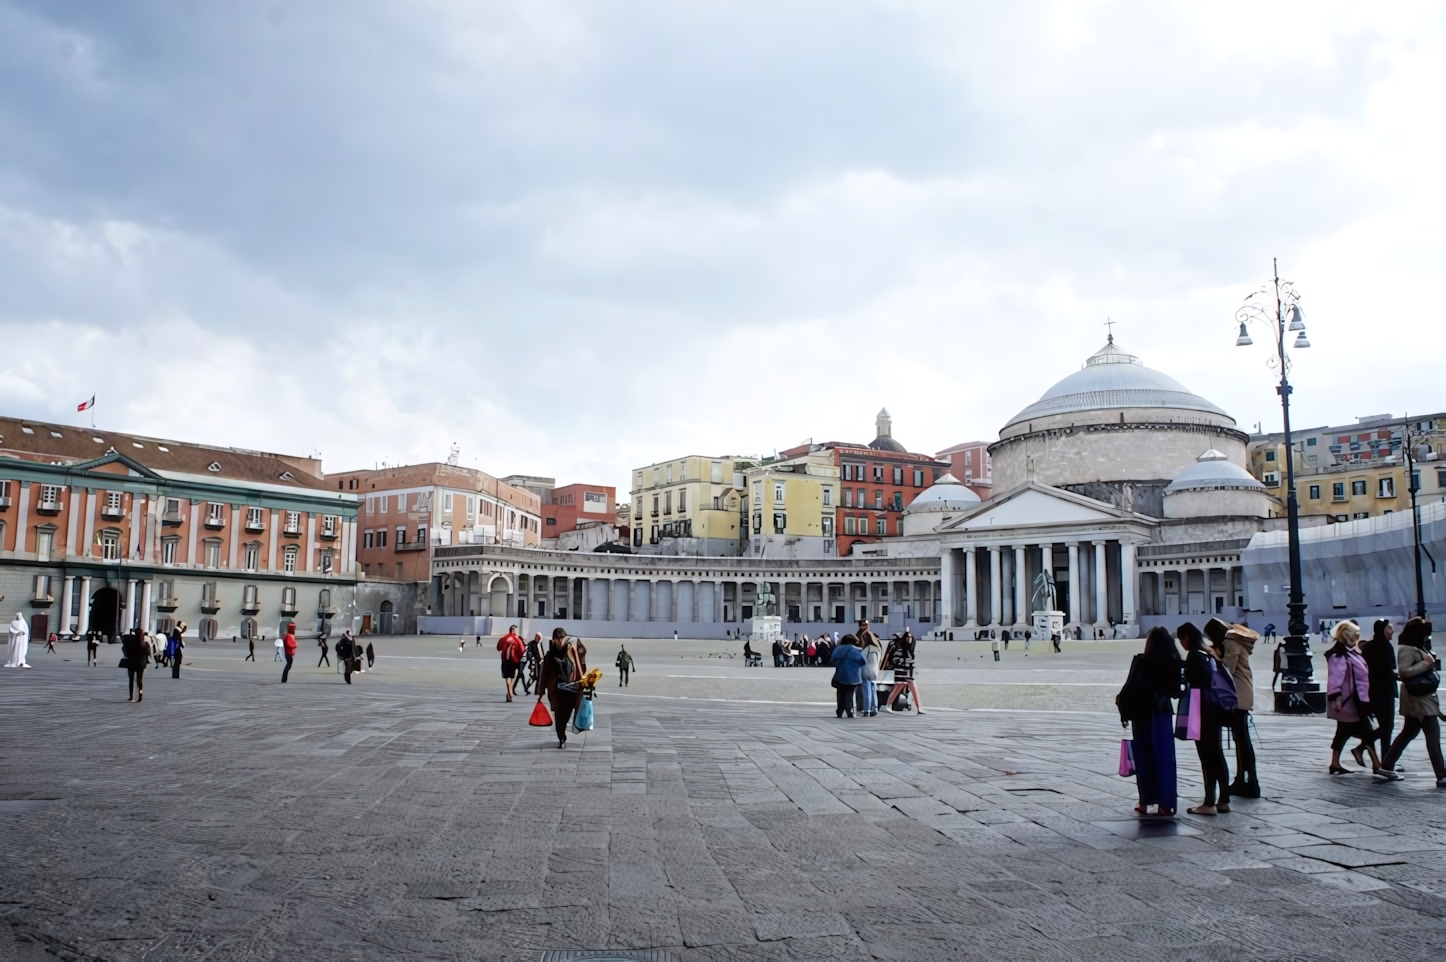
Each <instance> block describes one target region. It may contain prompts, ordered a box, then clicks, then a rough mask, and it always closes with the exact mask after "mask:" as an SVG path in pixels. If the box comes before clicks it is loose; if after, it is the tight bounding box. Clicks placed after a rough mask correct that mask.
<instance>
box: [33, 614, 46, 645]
mask: <svg viewBox="0 0 1446 962" xmlns="http://www.w3.org/2000/svg"><path fill="white" fill-rule="evenodd" d="M49 637H50V616H49V615H47V614H34V615H31V616H30V640H31V641H32V642H35V641H38V642H44V641H45V640H46V639H47V638H49Z"/></svg>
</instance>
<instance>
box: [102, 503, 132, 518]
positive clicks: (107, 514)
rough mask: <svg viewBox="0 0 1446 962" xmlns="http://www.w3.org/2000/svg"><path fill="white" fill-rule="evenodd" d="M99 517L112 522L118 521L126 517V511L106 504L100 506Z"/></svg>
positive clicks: (114, 505) (116, 505)
mask: <svg viewBox="0 0 1446 962" xmlns="http://www.w3.org/2000/svg"><path fill="white" fill-rule="evenodd" d="M100 516H101V517H102V518H109V519H110V520H112V521H119V520H120V519H121V518H124V517H125V516H126V511H125V508H122V507H121V506H120V505H118V504H106V505H102V506H101V509H100Z"/></svg>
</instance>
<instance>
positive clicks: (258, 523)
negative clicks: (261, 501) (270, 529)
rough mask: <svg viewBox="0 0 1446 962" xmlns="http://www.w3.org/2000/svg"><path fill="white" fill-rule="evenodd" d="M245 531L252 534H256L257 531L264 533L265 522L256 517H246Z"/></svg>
mask: <svg viewBox="0 0 1446 962" xmlns="http://www.w3.org/2000/svg"><path fill="white" fill-rule="evenodd" d="M246 530H247V531H250V532H253V533H254V532H258V531H265V530H266V522H265V521H263V520H262V519H261V518H260V516H257V517H254V518H252V517H247V519H246Z"/></svg>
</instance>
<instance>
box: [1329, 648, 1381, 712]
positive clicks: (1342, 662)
mask: <svg viewBox="0 0 1446 962" xmlns="http://www.w3.org/2000/svg"><path fill="white" fill-rule="evenodd" d="M1332 651H1334V649H1332ZM1326 676H1327V678H1328V679H1329V681H1328V683H1327V685H1326V717H1327V718H1334V719H1335V720H1336V721H1341V722H1347V723H1350V722H1358V721H1360V720H1361V717H1362V716H1363V715H1364V714H1365V712H1366V710H1367V706H1369V705H1370V703H1371V683H1370V669H1368V668H1367V667H1366V659H1365V658H1362V657H1361V653H1360V652H1359V651H1357V650H1355V649H1353V648H1347V649H1346V650H1345V652H1344V653H1342V654H1331V653H1330V652H1327V653H1326Z"/></svg>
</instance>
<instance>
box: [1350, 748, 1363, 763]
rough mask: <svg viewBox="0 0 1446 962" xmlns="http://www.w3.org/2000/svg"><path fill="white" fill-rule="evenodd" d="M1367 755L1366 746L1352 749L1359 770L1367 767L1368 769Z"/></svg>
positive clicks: (1352, 755)
mask: <svg viewBox="0 0 1446 962" xmlns="http://www.w3.org/2000/svg"><path fill="white" fill-rule="evenodd" d="M1365 754H1366V746H1365V745H1362V746H1360V747H1359V748H1352V749H1351V757H1352V758H1354V759H1355V760H1356V767H1357V768H1365V767H1366V759H1365Z"/></svg>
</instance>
